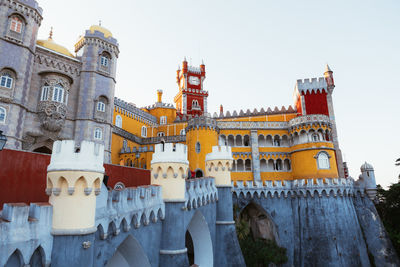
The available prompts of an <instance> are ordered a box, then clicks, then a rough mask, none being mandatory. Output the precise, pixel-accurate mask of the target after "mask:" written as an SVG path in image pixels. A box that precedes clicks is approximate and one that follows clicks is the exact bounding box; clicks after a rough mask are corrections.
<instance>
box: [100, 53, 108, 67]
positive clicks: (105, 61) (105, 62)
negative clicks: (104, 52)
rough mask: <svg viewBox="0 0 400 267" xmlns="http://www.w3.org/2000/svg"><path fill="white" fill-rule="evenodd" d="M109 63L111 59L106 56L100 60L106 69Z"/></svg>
mask: <svg viewBox="0 0 400 267" xmlns="http://www.w3.org/2000/svg"><path fill="white" fill-rule="evenodd" d="M108 61H109V59H108V58H107V57H106V56H101V58H100V64H101V65H102V66H104V67H108Z"/></svg>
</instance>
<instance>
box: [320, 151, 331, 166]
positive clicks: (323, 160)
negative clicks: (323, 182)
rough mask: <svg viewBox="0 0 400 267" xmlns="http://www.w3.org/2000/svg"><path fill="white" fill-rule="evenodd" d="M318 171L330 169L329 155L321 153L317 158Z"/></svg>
mask: <svg viewBox="0 0 400 267" xmlns="http://www.w3.org/2000/svg"><path fill="white" fill-rule="evenodd" d="M317 164H318V169H330V165H329V155H328V154H327V153H326V152H320V153H319V154H318V156H317Z"/></svg>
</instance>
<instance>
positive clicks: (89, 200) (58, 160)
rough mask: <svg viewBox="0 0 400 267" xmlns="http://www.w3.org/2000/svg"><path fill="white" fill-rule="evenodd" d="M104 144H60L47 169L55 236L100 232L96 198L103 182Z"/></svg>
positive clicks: (57, 143) (68, 142)
mask: <svg viewBox="0 0 400 267" xmlns="http://www.w3.org/2000/svg"><path fill="white" fill-rule="evenodd" d="M103 159H104V145H102V144H97V143H93V142H88V141H83V142H82V143H81V146H80V148H78V147H76V146H75V142H74V141H72V140H68V141H56V142H55V143H54V145H53V153H52V155H51V161H50V165H49V166H48V167H47V188H46V192H47V194H48V195H50V199H49V202H50V204H52V205H53V229H52V233H53V234H55V235H76V234H78V235H79V234H89V233H93V232H95V231H96V227H95V211H96V195H98V194H99V193H100V188H101V183H102V181H103V175H104V167H103Z"/></svg>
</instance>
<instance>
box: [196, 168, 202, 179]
mask: <svg viewBox="0 0 400 267" xmlns="http://www.w3.org/2000/svg"><path fill="white" fill-rule="evenodd" d="M200 177H204V176H203V171H202V170H201V169H197V170H196V178H200Z"/></svg>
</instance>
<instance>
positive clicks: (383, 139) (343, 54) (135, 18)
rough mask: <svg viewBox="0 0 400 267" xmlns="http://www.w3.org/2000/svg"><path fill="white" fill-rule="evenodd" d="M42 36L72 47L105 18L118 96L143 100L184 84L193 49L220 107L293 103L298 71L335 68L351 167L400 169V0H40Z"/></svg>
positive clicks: (387, 178) (388, 175) (382, 173)
mask: <svg viewBox="0 0 400 267" xmlns="http://www.w3.org/2000/svg"><path fill="white" fill-rule="evenodd" d="M39 4H40V6H41V7H42V8H43V9H44V11H43V16H44V20H43V22H42V27H41V29H40V31H39V38H41V39H43V38H47V36H48V32H49V30H50V26H53V27H54V35H53V37H54V40H55V41H56V42H58V43H60V44H63V45H65V46H66V47H67V48H69V49H70V50H71V51H73V45H74V43H75V41H76V40H77V38H78V36H79V35H81V34H83V33H84V31H85V30H86V29H88V28H89V27H90V25H92V24H97V23H98V21H99V20H101V21H102V25H103V26H104V27H106V28H108V29H109V30H110V31H111V32H112V33H113V35H114V37H115V38H117V39H118V42H119V44H120V51H121V53H120V57H119V59H118V68H117V85H116V96H118V97H121V98H123V99H124V100H126V101H129V102H133V103H135V104H136V105H137V106H139V107H141V106H145V105H149V104H152V103H154V102H155V99H156V90H157V89H163V90H164V97H163V101H164V102H170V103H172V102H173V97H174V96H175V94H176V92H177V85H176V83H175V75H176V72H175V71H176V69H177V66H178V64H179V63H181V61H182V59H183V57H184V56H186V57H187V58H188V59H190V58H191V60H192V64H193V65H199V64H200V62H201V59H204V62H205V65H206V71H207V78H206V81H205V89H206V90H208V91H209V99H208V107H209V111H210V112H211V113H213V112H215V111H218V110H219V105H220V104H223V105H224V109H225V111H228V110H229V111H231V112H232V111H233V110H240V109H245V110H246V109H250V110H253V109H254V108H257V109H260V108H261V107H264V109H266V108H267V107H271V108H273V107H274V106H279V107H281V106H282V105H285V106H288V105H291V104H293V88H294V84H295V82H296V80H297V79H301V78H310V77H319V76H322V73H323V71H324V65H325V64H326V63H329V65H330V66H331V68H332V70H333V71H334V77H335V83H336V88H335V92H334V96H333V99H334V104H335V113H336V121H337V126H338V133H339V141H340V146H341V149H342V152H343V153H344V155H345V159H346V160H347V161H348V165H349V168H350V174H351V176H353V177H354V178H357V177H358V175H359V167H360V165H361V164H362V163H363V162H364V161H368V162H369V163H371V164H372V165H373V166H374V167H375V174H376V177H377V183H381V184H383V185H389V184H390V183H392V182H396V181H397V176H398V175H399V173H400V168H399V167H397V168H396V167H395V166H394V161H395V159H397V158H399V157H400V140H399V139H400V138H399V134H400V126H399V125H400V124H399V122H400V111H399V110H400V105H399V104H400V82H399V79H400V75H399V73H400V63H399V62H400V52H399V49H400V34H399V33H400V16H399V14H400V1H398V0H393V1H387V0H382V1H376V0H374V1H372V0H364V1H358V0H357V1H355V0H353V1H348V0H347V1H343V0H340V1H216V0H213V1H205V0H202V1H183V0H182V1H165V0H163V1H161V0H160V1H149V0H146V1H144V0H143V1H122V0H114V1H104V0H97V1H96V0H85V1H82V0H80V1H78V0H69V1H54V0H39Z"/></svg>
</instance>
